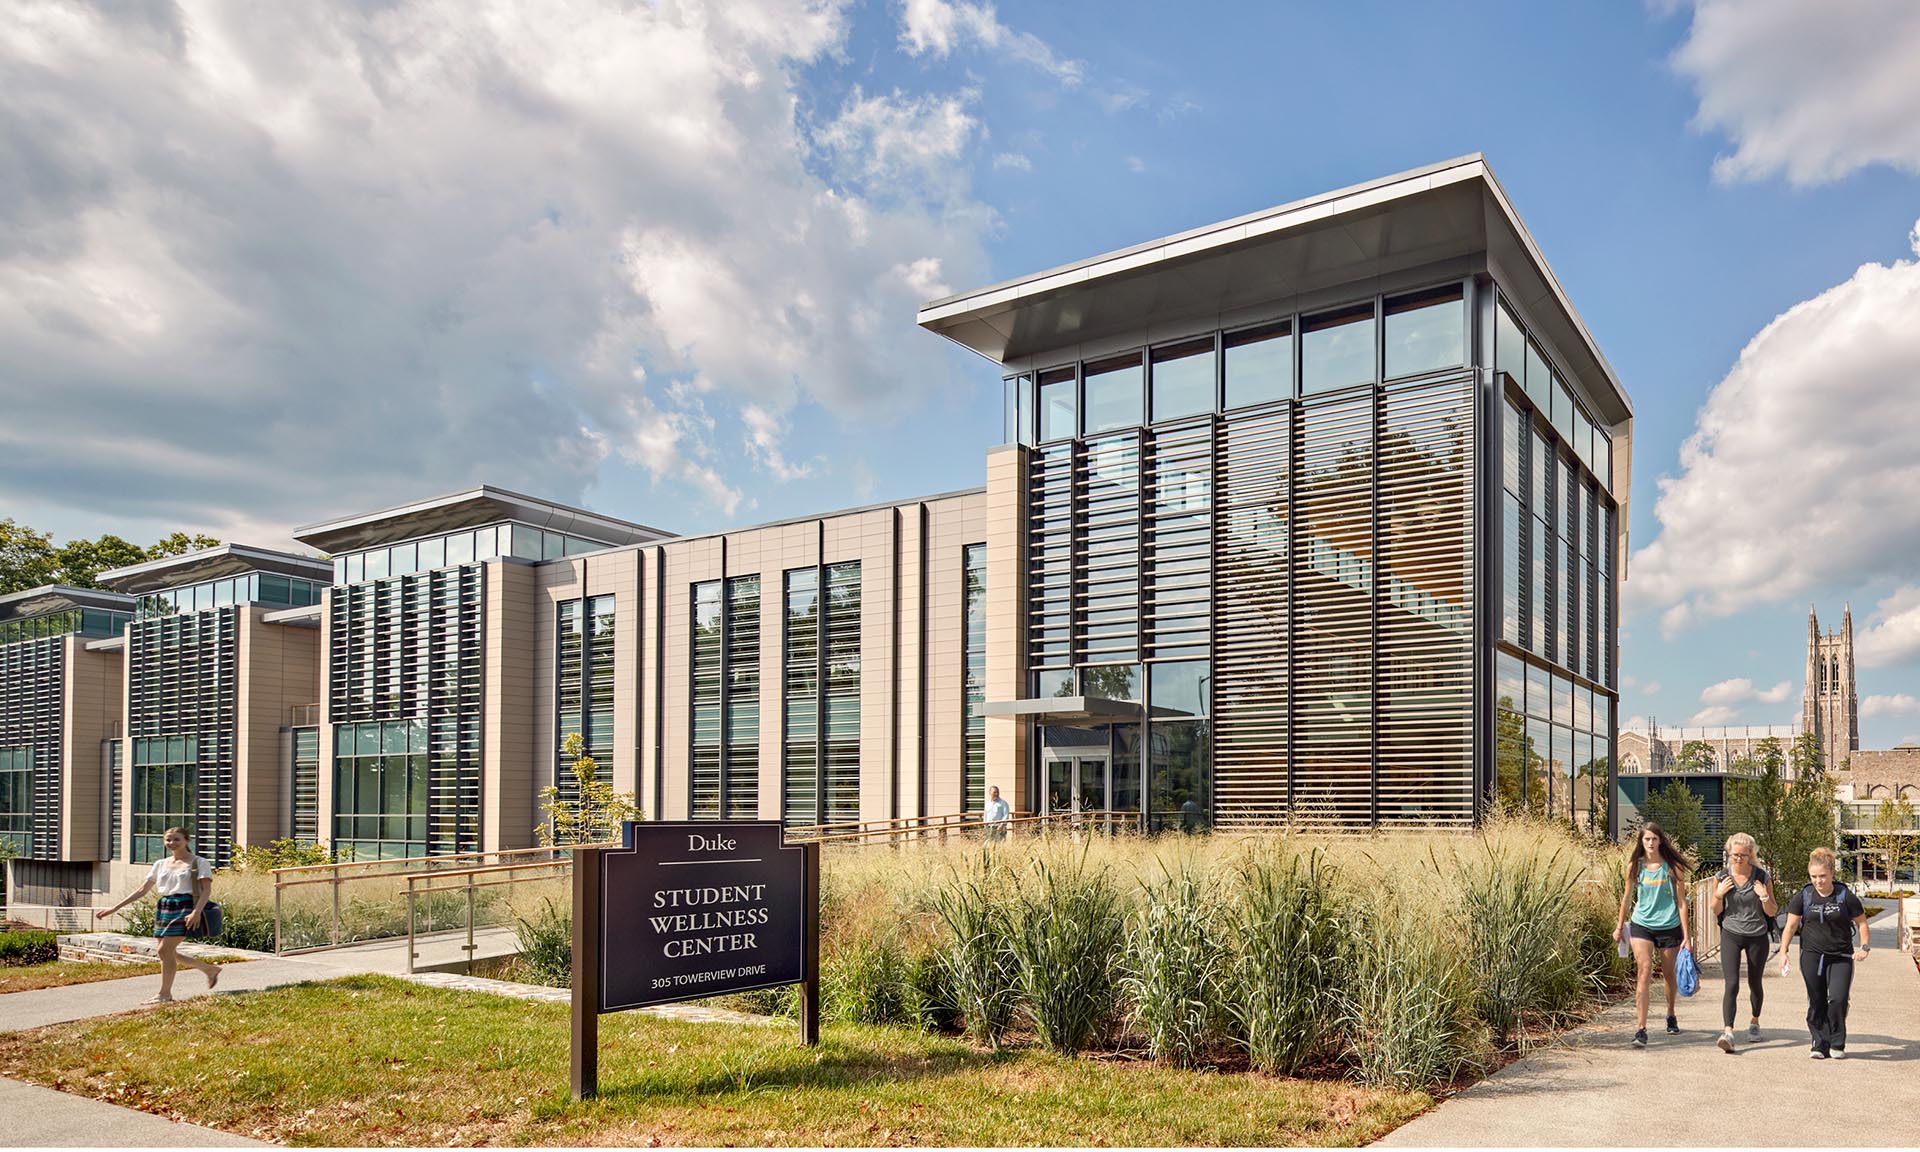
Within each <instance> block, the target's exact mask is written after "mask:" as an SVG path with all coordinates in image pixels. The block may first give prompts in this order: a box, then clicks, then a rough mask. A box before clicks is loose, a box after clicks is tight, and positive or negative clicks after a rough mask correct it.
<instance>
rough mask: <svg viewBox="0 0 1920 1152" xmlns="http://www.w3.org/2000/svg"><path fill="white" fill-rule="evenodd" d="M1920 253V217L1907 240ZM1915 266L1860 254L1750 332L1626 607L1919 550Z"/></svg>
mask: <svg viewBox="0 0 1920 1152" xmlns="http://www.w3.org/2000/svg"><path fill="white" fill-rule="evenodd" d="M1908 241H1909V243H1910V244H1911V245H1913V247H1914V249H1915V251H1916V253H1920V226H1916V228H1915V231H1914V232H1913V234H1911V235H1910V236H1909V237H1908ZM1916 316H1920V264H1916V263H1915V262H1913V261H1911V260H1898V261H1895V262H1893V263H1892V264H1866V265H1863V266H1861V267H1860V268H1859V269H1858V270H1857V271H1855V272H1854V274H1853V276H1852V277H1850V278H1849V279H1848V280H1847V281H1846V282H1844V283H1842V284H1840V285H1838V286H1836V287H1834V288H1831V289H1828V290H1827V291H1825V292H1822V293H1821V294H1820V295H1818V296H1816V297H1814V298H1813V299H1811V300H1807V301H1804V302H1802V303H1800V304H1796V305H1794V306H1793V307H1792V308H1789V309H1788V310H1787V311H1786V312H1784V313H1782V314H1781V315H1780V316H1779V317H1777V318H1775V319H1774V320H1773V321H1772V322H1770V323H1769V324H1767V326H1766V327H1765V328H1763V329H1761V330H1760V333H1759V334H1758V335H1756V336H1755V337H1754V338H1753V339H1752V340H1751V341H1750V342H1749V343H1748V344H1747V346H1746V347H1745V348H1744V349H1742V350H1741V353H1740V358H1739V361H1738V362H1737V363H1736V364H1735V365H1734V367H1733V369H1732V371H1730V372H1728V373H1727V375H1726V378H1725V379H1723V380H1721V381H1720V383H1719V384H1717V385H1716V386H1715V387H1714V389H1713V391H1712V392H1711V393H1710V394H1709V395H1708V397H1707V401H1706V404H1705V405H1704V406H1703V407H1702V408H1701V410H1700V412H1699V414H1698V416H1697V417H1696V423H1695V428H1694V431H1693V434H1692V435H1691V436H1689V437H1688V439H1687V440H1686V442H1685V443H1684V444H1682V445H1681V449H1680V474H1679V475H1678V476H1662V477H1661V478H1660V480H1659V487H1660V496H1659V499H1658V500H1657V502H1656V504H1655V506H1654V515H1655V516H1656V518H1657V519H1658V520H1659V522H1660V534H1659V535H1658V536H1657V537H1656V538H1655V539H1654V540H1653V541H1652V542H1651V543H1650V544H1648V545H1647V546H1646V547H1644V548H1642V549H1640V550H1639V551H1638V552H1637V553H1635V554H1634V556H1633V561H1632V567H1631V571H1632V573H1633V578H1632V579H1631V580H1629V581H1627V583H1626V586H1625V588H1626V595H1627V601H1628V607H1629V610H1630V611H1633V612H1641V611H1655V612H1658V613H1659V614H1660V619H1661V629H1662V632H1663V633H1664V634H1665V635H1667V636H1668V637H1669V638H1671V637H1672V636H1673V635H1674V634H1676V633H1677V632H1679V631H1681V630H1683V629H1684V628H1686V627H1687V626H1688V625H1689V624H1690V623H1692V622H1693V621H1694V620H1696V619H1699V618H1705V617H1718V616H1726V615H1730V614H1732V613H1734V612H1738V611H1741V610H1743V609H1746V608H1749V607H1753V606H1755V605H1759V604H1765V603H1770V602H1776V601H1780V600H1784V599H1793V598H1798V597H1800V596H1801V595H1802V594H1804V593H1806V592H1808V591H1809V590H1811V589H1814V588H1817V587H1821V586H1827V585H1831V584H1835V583H1845V584H1852V585H1858V584H1860V583H1864V582H1868V581H1873V580H1881V579H1901V578H1906V577H1910V575H1911V572H1912V557H1913V556H1914V555H1916V554H1917V553H1920V459H1917V458H1916V457H1915V455H1914V452H1913V445H1914V444H1915V443H1920V405H1916V404H1915V403H1913V388H1914V381H1915V380H1917V379H1920V323H1916V322H1915V317H1916Z"/></svg>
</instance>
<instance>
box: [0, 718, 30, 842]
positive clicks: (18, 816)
mask: <svg viewBox="0 0 1920 1152" xmlns="http://www.w3.org/2000/svg"><path fill="white" fill-rule="evenodd" d="M0 845H5V846H6V847H7V848H9V849H11V850H12V853H13V854H14V855H16V856H24V857H27V858H28V859H32V857H33V745H31V744H16V745H14V746H13V747H11V748H0Z"/></svg>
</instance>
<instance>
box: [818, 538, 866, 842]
mask: <svg viewBox="0 0 1920 1152" xmlns="http://www.w3.org/2000/svg"><path fill="white" fill-rule="evenodd" d="M826 576H827V588H826V609H827V610H826V622H825V623H826V626H825V629H824V634H823V637H822V643H823V644H824V645H825V648H826V658H827V675H826V694H825V698H824V699H823V700H822V701H821V703H820V711H821V715H822V716H824V717H825V718H826V770H825V772H824V773H823V774H822V775H823V778H822V781H821V787H822V791H823V793H824V798H825V801H826V803H825V806H824V807H825V809H826V811H825V822H826V823H833V824H844V823H854V822H857V821H858V820H859V819H860V562H859V561H858V560H853V561H848V562H845V563H840V564H829V565H827V569H826Z"/></svg>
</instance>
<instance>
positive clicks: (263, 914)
mask: <svg viewBox="0 0 1920 1152" xmlns="http://www.w3.org/2000/svg"><path fill="white" fill-rule="evenodd" d="M214 902H215V903H216V904H218V905H220V920H221V924H220V928H221V931H220V935H218V936H216V937H214V938H212V939H208V938H207V937H204V936H193V937H189V939H190V940H192V942H193V943H195V944H217V945H219V946H220V947H222V948H242V949H245V950H247V951H249V952H271V951H273V909H272V908H270V907H267V906H265V905H261V904H255V903H253V902H252V901H250V900H222V899H220V898H219V896H218V895H216V896H215V897H214ZM154 908H155V905H154V904H153V903H151V902H149V901H146V900H139V901H136V902H134V903H133V904H132V905H130V906H128V908H127V910H126V913H125V916H126V927H124V928H123V929H121V930H122V931H123V932H125V933H126V934H127V935H129V936H151V935H153V913H154Z"/></svg>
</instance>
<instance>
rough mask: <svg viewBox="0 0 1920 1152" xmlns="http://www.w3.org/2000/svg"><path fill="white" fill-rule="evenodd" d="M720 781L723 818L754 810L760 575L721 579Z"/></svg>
mask: <svg viewBox="0 0 1920 1152" xmlns="http://www.w3.org/2000/svg"><path fill="white" fill-rule="evenodd" d="M726 625H727V636H726V645H727V669H726V690H725V691H726V699H725V701H724V703H725V705H726V739H727V744H726V750H725V762H724V768H725V781H724V782H723V784H722V786H721V795H722V796H723V797H724V798H725V800H726V815H727V817H729V818H731V819H735V820H743V819H752V818H754V817H755V816H757V815H758V814H759V811H760V577H758V576H735V577H732V578H731V579H729V580H728V581H727V621H726Z"/></svg>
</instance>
